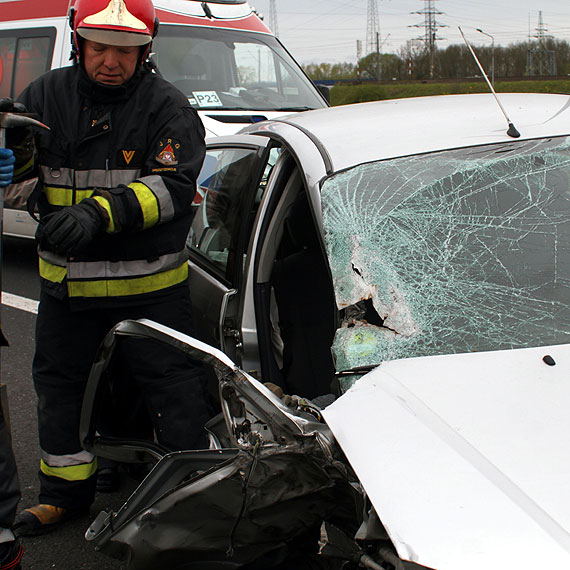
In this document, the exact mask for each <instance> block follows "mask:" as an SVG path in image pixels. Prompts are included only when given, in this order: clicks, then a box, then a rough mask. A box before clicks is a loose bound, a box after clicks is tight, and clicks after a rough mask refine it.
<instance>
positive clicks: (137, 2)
mask: <svg viewBox="0 0 570 570" xmlns="http://www.w3.org/2000/svg"><path fill="white" fill-rule="evenodd" d="M69 23H70V25H71V28H72V30H73V42H74V44H75V48H76V49H77V50H78V51H79V42H78V36H80V37H82V38H84V39H86V40H91V41H94V42H98V43H102V44H108V45H116V46H144V45H146V44H150V42H151V41H152V38H154V36H155V35H156V32H157V31H158V18H157V17H156V14H155V11H154V6H153V4H152V1H151V0H76V2H75V5H74V6H73V7H72V8H71V10H70V14H69Z"/></svg>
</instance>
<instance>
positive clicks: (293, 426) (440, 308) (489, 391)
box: [82, 94, 570, 570]
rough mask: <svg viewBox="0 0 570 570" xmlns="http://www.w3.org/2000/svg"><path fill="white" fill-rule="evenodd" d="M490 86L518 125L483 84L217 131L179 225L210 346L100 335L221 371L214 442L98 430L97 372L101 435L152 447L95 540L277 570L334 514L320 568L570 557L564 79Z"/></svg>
mask: <svg viewBox="0 0 570 570" xmlns="http://www.w3.org/2000/svg"><path fill="white" fill-rule="evenodd" d="M500 99H501V102H502V104H503V107H504V108H505V110H506V112H507V113H508V116H509V118H510V120H511V121H512V123H513V124H514V126H515V127H516V130H518V133H520V136H519V137H517V138H514V137H513V136H511V135H509V134H507V129H508V124H507V120H506V119H505V117H504V116H503V114H502V112H501V109H500V108H499V107H498V106H497V104H496V102H495V100H494V99H493V97H492V95H459V96H443V97H426V98H418V99H407V100H394V101H387V102H378V103H366V104H360V105H353V106H346V107H337V108H332V109H326V110H318V111H310V112H307V113H303V114H297V115H294V116H290V117H286V118H282V119H278V120H273V121H268V122H263V123H259V124H257V125H252V126H251V127H248V128H247V129H246V131H245V132H243V131H242V133H241V134H238V135H235V136H231V137H224V138H219V139H212V140H210V141H209V144H208V159H207V161H206V162H205V166H204V171H203V174H202V176H201V184H202V190H203V194H204V198H203V200H202V203H201V205H200V208H199V210H198V213H197V215H196V217H195V219H194V224H193V228H192V233H191V235H190V238H189V256H190V262H189V263H190V270H191V278H190V287H191V292H192V295H193V304H194V307H195V311H196V322H197V323H198V325H199V326H198V330H197V333H196V334H197V337H198V338H199V339H200V340H201V341H204V343H208V344H203V343H201V342H198V341H197V340H194V339H190V338H188V337H183V336H182V335H179V334H178V333H175V332H173V331H169V330H166V329H164V328H163V327H160V326H159V325H155V324H153V323H149V322H142V323H126V324H123V325H119V329H118V330H117V331H115V333H117V334H116V335H115V333H113V334H111V335H110V337H109V339H110V340H109V341H108V343H109V345H110V344H112V342H115V340H116V339H115V336H116V337H117V338H119V337H120V336H122V335H124V334H134V335H135V336H137V337H138V336H145V335H146V336H150V337H153V338H157V339H159V340H162V341H163V342H167V343H170V344H173V345H174V346H176V347H178V348H179V349H181V350H185V351H187V352H188V353H189V354H192V355H193V356H194V357H197V358H200V359H201V360H202V361H204V362H205V363H206V364H208V365H211V366H213V367H214V368H215V369H216V371H217V374H218V378H219V385H220V391H219V398H220V402H221V408H222V411H223V417H224V422H225V435H223V434H222V435H220V430H219V425H218V426H215V425H212V426H210V430H211V431H212V447H213V448H217V449H211V450H207V451H188V452H182V453H172V454H170V453H168V452H167V451H168V450H161V449H159V448H157V447H156V446H154V447H153V446H152V444H150V443H149V444H148V446H146V447H145V446H142V451H141V448H138V451H137V452H138V453H139V455H138V456H137V455H136V453H134V452H133V449H134V448H132V447H129V446H125V445H119V446H117V445H115V444H113V442H109V441H106V440H105V439H102V438H101V437H99V436H98V435H97V433H96V431H95V426H96V422H95V420H94V417H93V415H92V408H93V402H94V401H95V402H96V401H97V393H98V392H97V388H98V386H99V384H100V382H102V381H103V380H100V379H99V378H98V375H97V374H94V375H93V376H92V378H91V384H90V387H89V390H88V395H87V399H86V406H85V414H84V421H83V428H82V433H83V437H84V441H85V445H86V447H88V448H89V449H92V450H94V451H95V452H96V453H98V454H100V455H105V454H107V455H112V456H114V457H116V458H117V457H121V458H123V459H125V458H126V459H130V460H134V461H136V460H144V458H143V456H144V457H150V456H152V457H153V458H154V460H155V461H157V465H156V467H155V468H154V470H153V471H152V472H151V474H150V475H149V476H148V478H147V479H146V480H145V481H144V482H143V483H142V484H141V486H140V487H139V488H138V489H137V491H136V492H135V494H134V495H133V497H131V498H130V499H129V501H128V502H127V503H125V505H124V506H123V507H122V509H121V510H120V511H119V512H118V513H111V512H109V513H103V514H102V515H101V516H100V517H99V518H98V519H97V521H96V522H95V523H94V524H93V525H92V527H91V529H90V531H89V533H88V537H89V538H90V539H92V540H94V541H95V542H96V543H98V544H99V546H100V547H101V548H102V549H103V550H106V551H108V552H110V553H114V554H115V555H120V556H123V557H125V558H126V559H128V560H130V564H131V566H129V567H130V568H133V569H134V568H136V569H145V568H148V569H150V568H155V567H156V564H158V562H157V561H160V560H162V559H164V560H166V559H168V560H169V568H185V569H190V568H204V567H206V566H205V565H204V564H206V561H207V563H208V565H207V567H208V568H216V569H217V568H253V567H260V568H261V567H264V568H271V567H273V566H275V567H279V565H278V563H277V562H278V561H279V560H281V561H282V560H290V559H288V558H287V556H293V555H294V554H295V552H297V554H298V543H297V542H295V540H296V539H299V537H306V536H307V533H308V532H310V531H312V530H314V529H315V528H318V527H319V525H320V523H321V521H325V522H326V523H327V524H326V525H325V526H324V527H323V528H324V529H325V530H324V531H323V534H322V536H325V534H326V536H327V537H328V540H326V541H325V542H326V544H325V547H324V548H323V549H322V552H321V554H319V555H313V558H312V560H313V562H314V563H318V562H319V561H322V560H323V557H324V556H326V555H327V554H329V555H331V554H332V555H333V556H336V557H344V558H345V559H347V560H352V561H353V562H356V563H357V564H358V563H360V564H361V565H362V566H364V567H367V568H375V569H378V568H385V569H392V568H397V569H399V570H401V569H404V568H405V569H415V568H418V569H419V568H432V569H436V570H481V569H483V568H484V569H485V570H505V569H511V568H513V569H514V568H516V569H517V570H535V569H536V568H570V485H569V484H568V481H570V453H568V448H567V445H568V443H567V439H568V434H569V433H570V414H569V413H568V410H569V409H570V380H569V371H570V97H569V96H567V95H534V94H532V95H523V94H504V95H501V96H500ZM510 133H511V134H512V133H514V131H513V129H510ZM219 349H221V350H219ZM107 350H108V347H107ZM103 356H105V354H103ZM100 360H101V359H100ZM234 362H235V364H234ZM266 383H271V384H273V385H277V386H280V387H281V388H282V390H283V393H284V394H287V395H290V396H297V398H287V397H285V396H283V397H282V398H281V399H279V398H277V397H276V396H275V395H274V392H278V390H277V389H276V388H275V387H273V392H271V391H269V390H268V389H267V387H266V386H264V385H263V384H266ZM330 394H332V396H331V395H330ZM333 398H336V399H335V401H334V402H332V403H331V400H332V399H333ZM286 404H287V405H286ZM95 408H96V406H95ZM223 431H224V430H222V432H223ZM353 500H354V501H355V504H357V505H358V507H359V509H360V510H358V509H357V510H355V511H354V512H356V513H357V516H355V517H354V518H355V520H347V517H344V516H339V515H340V514H341V511H342V507H345V506H346V505H347V504H350V503H351V501H353ZM331 524H332V525H333V526H331ZM322 536H321V537H322ZM287 545H289V551H288V552H286V553H285V554H283V552H284V551H283V549H284V548H285V549H286V546H287ZM291 545H293V546H291ZM292 551H295V552H292ZM280 556H281V558H280ZM283 556H284V557H285V558H283ZM168 557H170V558H168ZM264 557H265V558H264ZM255 560H257V564H262V566H249V565H250V564H253V562H254V561H255ZM260 560H261V562H260ZM271 561H273V562H271ZM295 564H296V563H291V562H289V566H285V567H289V568H293V567H294V568H301V567H302V566H301V565H300V564H299V565H295ZM311 567H313V566H311Z"/></svg>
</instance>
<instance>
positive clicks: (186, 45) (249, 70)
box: [153, 25, 326, 112]
mask: <svg viewBox="0 0 570 570" xmlns="http://www.w3.org/2000/svg"><path fill="white" fill-rule="evenodd" d="M153 47H154V55H153V58H154V61H155V63H156V64H157V66H158V70H159V71H160V73H161V74H162V75H163V76H164V78H165V79H167V80H168V81H170V82H171V83H173V84H174V85H175V86H176V87H178V88H179V89H180V90H181V91H182V92H183V93H184V94H185V95H186V96H187V97H188V98H189V100H190V103H191V104H192V105H194V106H195V107H197V108H199V109H213V110H240V111H241V110H247V111H251V110H256V111H291V112H293V111H304V110H307V109H320V108H322V107H326V103H325V101H324V100H323V99H322V98H321V97H320V95H319V94H318V92H317V90H316V89H315V87H314V85H313V84H312V83H311V81H310V80H309V79H308V78H307V76H306V75H305V74H304V73H303V71H302V70H301V68H300V67H299V66H298V65H297V63H296V62H295V60H294V59H293V58H292V57H291V56H290V55H289V53H288V52H287V51H286V50H285V49H284V48H283V46H282V45H281V44H280V43H279V41H278V40H277V39H276V38H274V37H273V36H271V35H269V34H260V33H254V32H246V31H242V30H228V29H224V28H198V27H191V26H174V25H163V26H161V28H160V34H159V35H158V37H157V38H156V39H155V40H154V43H153Z"/></svg>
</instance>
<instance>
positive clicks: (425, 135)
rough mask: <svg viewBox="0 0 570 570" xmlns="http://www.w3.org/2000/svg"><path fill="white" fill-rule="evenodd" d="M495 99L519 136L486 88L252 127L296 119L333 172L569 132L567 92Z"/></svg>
mask: <svg viewBox="0 0 570 570" xmlns="http://www.w3.org/2000/svg"><path fill="white" fill-rule="evenodd" d="M498 97H499V100H500V102H501V104H502V106H503V108H504V109H505V112H506V114H507V116H508V117H509V119H510V120H511V121H512V122H513V123H514V125H515V126H516V128H517V129H518V131H519V132H520V134H521V136H520V138H519V139H515V138H512V137H510V136H508V135H507V129H508V123H507V120H506V118H505V116H504V115H503V113H502V111H501V108H500V106H499V104H498V103H497V101H496V100H495V98H494V96H493V95H492V94H491V93H489V94H474V95H442V96H432V97H417V98H410V99H393V100H388V101H377V102H372V103H360V104H354V105H345V106H339V107H332V108H328V109H320V110H316V111H307V112H304V113H298V114H295V115H290V116H287V117H283V118H281V119H277V120H276V121H272V122H271V123H268V124H264V123H261V124H260V126H258V127H257V130H260V129H261V130H271V131H275V132H276V133H279V130H280V129H279V124H278V123H282V122H286V123H288V124H290V125H296V126H297V127H298V128H300V129H302V130H303V131H305V132H307V134H309V135H310V136H311V138H312V139H313V140H314V141H315V142H317V143H318V144H319V146H321V147H322V148H323V149H324V150H325V151H326V153H327V154H328V156H329V158H330V161H331V163H332V170H333V171H338V170H342V169H344V168H348V167H350V166H354V165H356V164H362V163H365V162H371V161H375V160H382V159H387V158H394V157H399V156H407V155H413V154H421V153H426V152H433V151H438V150H444V149H451V148H460V147H466V146H475V145H483V144H490V143H500V142H513V141H515V140H524V139H534V138H542V137H545V136H546V137H549V136H557V135H566V134H570V96H568V95H553V94H518V93H505V94H499V95H498ZM247 130H249V131H250V132H251V131H252V130H256V128H255V127H253V128H249V129H247Z"/></svg>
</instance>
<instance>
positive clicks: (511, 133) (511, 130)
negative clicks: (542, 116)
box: [457, 26, 521, 139]
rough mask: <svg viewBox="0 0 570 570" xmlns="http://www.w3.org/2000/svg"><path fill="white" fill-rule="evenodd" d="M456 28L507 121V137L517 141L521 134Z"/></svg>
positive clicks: (471, 49)
mask: <svg viewBox="0 0 570 570" xmlns="http://www.w3.org/2000/svg"><path fill="white" fill-rule="evenodd" d="M457 27H458V28H459V31H460V32H461V36H462V37H463V41H464V42H465V45H466V46H467V47H468V48H469V51H470V52H471V55H472V56H473V58H474V59H475V61H476V62H477V65H478V66H479V69H480V70H481V73H482V74H483V77H484V78H485V81H486V82H487V85H488V86H489V89H490V90H491V92H492V93H493V96H494V97H495V101H497V104H498V105H499V107H500V108H501V111H502V112H503V115H504V116H505V119H507V123H508V125H509V129H508V130H507V135H509V136H510V137H513V138H514V139H518V138H519V137H520V136H521V134H520V133H519V132H518V131H517V129H516V127H515V126H514V125H513V122H512V121H511V120H510V119H509V117H508V115H507V112H506V111H505V109H504V107H503V106H502V105H501V102H500V101H499V98H498V97H497V93H496V91H495V89H494V88H493V86H492V85H491V82H490V81H489V78H488V77H487V74H486V73H485V70H484V69H483V66H482V65H481V63H480V62H479V59H478V58H477V56H476V55H475V52H474V51H473V48H472V47H471V44H470V43H469V42H468V41H467V38H466V37H465V34H464V33H463V30H462V29H461V27H460V26H457Z"/></svg>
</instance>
